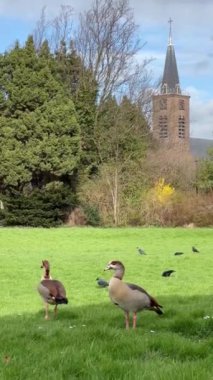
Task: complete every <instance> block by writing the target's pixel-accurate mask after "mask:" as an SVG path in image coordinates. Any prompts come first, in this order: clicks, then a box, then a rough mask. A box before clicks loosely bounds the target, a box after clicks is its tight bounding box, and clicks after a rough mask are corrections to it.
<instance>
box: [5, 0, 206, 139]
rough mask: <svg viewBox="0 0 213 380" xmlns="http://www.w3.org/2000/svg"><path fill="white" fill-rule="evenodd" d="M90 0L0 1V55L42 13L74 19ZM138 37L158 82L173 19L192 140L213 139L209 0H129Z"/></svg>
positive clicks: (30, 30) (22, 39)
mask: <svg viewBox="0 0 213 380" xmlns="http://www.w3.org/2000/svg"><path fill="white" fill-rule="evenodd" d="M91 3H92V0H65V1H63V0H34V1H33V2H31V1H29V0H0V52H4V51H5V50H6V49H8V48H9V47H10V46H11V45H12V43H13V42H14V41H15V40H19V41H20V42H24V41H25V40H26V38H27V36H28V35H29V34H30V33H31V32H32V30H33V29H34V27H35V23H36V21H37V20H38V19H39V16H40V14H41V9H42V7H43V6H46V13H47V16H48V18H51V17H53V16H54V15H57V13H58V10H59V8H60V5H61V4H63V5H70V6H72V7H73V9H74V12H75V14H76V16H77V15H78V13H79V12H80V11H83V10H85V9H87V8H89V6H90V4H91ZM129 3H130V7H132V8H133V10H134V14H135V21H136V23H137V24H138V25H139V27H140V33H141V39H142V41H144V42H146V44H145V47H144V49H143V51H142V53H141V59H143V58H145V57H146V58H150V57H152V58H154V60H153V62H152V64H151V69H152V71H153V75H154V77H155V78H156V79H158V78H159V76H161V75H162V74H163V68H164V62H165V54H166V48H167V43H168V33H169V24H168V20H169V18H170V17H171V18H172V20H173V23H172V39H173V44H174V46H175V54H176V59H177V66H178V72H179V78H180V84H181V88H182V90H183V92H185V93H187V94H189V95H190V96H191V100H190V108H191V112H190V118H191V137H200V138H208V139H213V22H212V17H213V0H129Z"/></svg>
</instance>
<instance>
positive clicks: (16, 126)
mask: <svg viewBox="0 0 213 380" xmlns="http://www.w3.org/2000/svg"><path fill="white" fill-rule="evenodd" d="M56 73H57V70H56V65H55V62H54V59H53V58H52V56H51V54H50V52H49V48H48V44H47V43H46V42H45V43H44V44H43V46H42V48H41V50H40V52H39V54H37V53H36V50H35V47H34V42H33V38H32V37H29V38H28V40H27V42H26V44H25V46H24V47H23V48H20V47H19V45H18V44H16V46H15V48H14V49H13V50H11V51H10V52H8V53H6V54H4V55H1V56H0V83H1V91H0V113H1V116H0V191H1V194H2V196H1V197H3V199H4V206H5V209H4V213H5V218H6V219H5V220H6V222H7V223H8V224H9V223H15V224H32V220H33V213H35V215H34V216H36V217H35V218H34V220H36V222H35V223H34V225H39V224H43V225H44V224H45V225H46V224H57V223H60V222H61V221H62V220H63V219H64V218H65V217H66V212H67V211H68V209H69V208H71V207H73V206H74V204H75V202H76V200H75V188H76V180H77V179H76V173H77V168H78V165H79V162H80V128H79V125H78V122H77V119H76V111H75V107H74V104H73V102H72V100H71V99H70V96H69V94H68V92H67V90H66V89H65V88H64V86H63V84H62V83H61V82H60V80H59V78H57V75H56ZM48 194H49V195H48ZM47 198H48V199H49V201H47ZM38 199H39V202H38V204H39V207H37V206H36V207H34V206H33V204H34V203H36V202H37V200H38ZM42 199H43V201H42ZM13 200H14V202H13ZM17 200H18V203H17ZM20 202H21V205H20ZM14 203H15V204H14ZM25 203H26V207H25V206H24V204H25ZM29 203H30V204H31V206H29ZM47 203H49V209H48V212H49V216H48V223H47V222H46V221H45V212H43V211H44V209H45V207H44V206H45V204H47ZM18 204H19V205H18ZM18 209H20V210H22V216H23V217H22V218H20V220H21V223H19V222H20V220H19V217H18V214H17V212H16V211H17V210H18ZM29 210H31V216H30V217H28V216H29V215H28V214H29ZM51 210H52V215H51ZM56 210H58V211H59V212H58V211H57V212H56ZM39 212H40V214H39ZM15 214H16V216H15V217H14V215H15Z"/></svg>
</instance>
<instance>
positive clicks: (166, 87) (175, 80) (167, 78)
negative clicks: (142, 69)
mask: <svg viewBox="0 0 213 380" xmlns="http://www.w3.org/2000/svg"><path fill="white" fill-rule="evenodd" d="M169 24H170V27H169V41H168V46H167V52H166V60H165V66H164V72H163V79H162V83H161V94H181V90H180V83H179V76H178V70H177V63H176V57H175V49H174V45H173V43H172V27H171V24H172V20H171V18H170V19H169Z"/></svg>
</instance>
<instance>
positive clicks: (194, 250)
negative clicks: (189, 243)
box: [192, 247, 200, 253]
mask: <svg viewBox="0 0 213 380" xmlns="http://www.w3.org/2000/svg"><path fill="white" fill-rule="evenodd" d="M192 252H194V253H199V252H200V251H198V249H197V248H195V247H192Z"/></svg>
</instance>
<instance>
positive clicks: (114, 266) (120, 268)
mask: <svg viewBox="0 0 213 380" xmlns="http://www.w3.org/2000/svg"><path fill="white" fill-rule="evenodd" d="M104 270H114V271H115V275H114V277H117V278H119V279H120V280H121V279H122V278H123V275H124V271H125V267H124V265H123V264H122V262H121V261H119V260H112V261H110V262H109V263H108V264H107V266H106V267H105V269H104Z"/></svg>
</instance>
